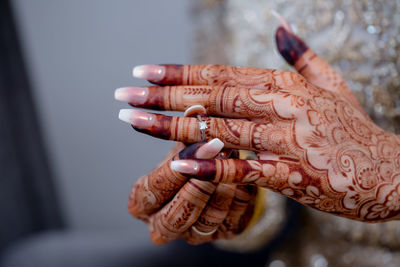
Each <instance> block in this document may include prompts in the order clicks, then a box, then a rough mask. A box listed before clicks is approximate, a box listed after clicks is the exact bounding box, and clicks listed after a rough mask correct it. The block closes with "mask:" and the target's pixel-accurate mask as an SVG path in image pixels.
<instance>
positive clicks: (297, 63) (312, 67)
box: [275, 26, 362, 110]
mask: <svg viewBox="0 0 400 267" xmlns="http://www.w3.org/2000/svg"><path fill="white" fill-rule="evenodd" d="M275 38H276V43H277V47H278V51H279V52H280V54H281V55H282V56H283V58H284V59H285V60H286V61H287V62H288V63H289V64H291V65H293V66H294V68H295V69H296V70H297V71H298V72H299V73H300V74H301V75H303V76H304V77H305V78H306V79H307V80H308V81H309V82H310V83H312V84H314V85H316V86H318V87H320V88H323V89H325V90H329V91H333V92H335V93H338V94H340V95H342V96H344V97H346V98H347V99H348V100H349V101H351V102H352V103H353V104H354V105H356V107H358V108H361V106H360V104H359V103H358V100H357V98H356V97H355V96H354V94H353V92H352V91H351V90H350V88H349V86H348V85H347V82H346V80H345V79H344V78H343V77H342V76H341V75H340V74H339V73H338V72H337V71H336V70H335V69H334V68H332V67H331V66H330V65H329V64H328V63H327V62H326V61H325V60H324V59H322V58H321V57H319V56H318V55H317V54H316V53H315V52H314V51H313V50H311V49H310V48H309V47H308V46H307V45H306V44H305V42H304V41H303V40H301V39H300V38H299V37H298V36H296V35H295V34H294V33H293V32H292V31H291V30H290V29H288V28H287V26H286V27H284V26H280V27H279V28H278V29H277V31H276V35H275ZM361 110H362V109H361Z"/></svg>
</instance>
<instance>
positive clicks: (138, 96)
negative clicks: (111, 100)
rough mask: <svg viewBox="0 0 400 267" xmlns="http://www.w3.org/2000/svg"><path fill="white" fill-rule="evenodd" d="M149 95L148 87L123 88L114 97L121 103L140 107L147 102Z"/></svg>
mask: <svg viewBox="0 0 400 267" xmlns="http://www.w3.org/2000/svg"><path fill="white" fill-rule="evenodd" d="M148 94H149V90H148V89H147V87H121V88H118V89H116V90H115V93H114V97H115V99H116V100H119V101H124V102H129V103H131V104H133V105H135V104H136V105H139V104H143V103H144V102H146V100H147V96H148Z"/></svg>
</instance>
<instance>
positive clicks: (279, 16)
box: [271, 9, 293, 33]
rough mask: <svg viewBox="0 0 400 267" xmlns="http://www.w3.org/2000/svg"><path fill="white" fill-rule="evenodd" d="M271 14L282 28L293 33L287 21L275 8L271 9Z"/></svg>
mask: <svg viewBox="0 0 400 267" xmlns="http://www.w3.org/2000/svg"><path fill="white" fill-rule="evenodd" d="M271 14H272V15H273V16H274V17H275V18H277V19H278V20H279V22H280V23H281V24H282V26H283V28H285V29H286V30H287V31H288V32H290V33H293V29H292V27H291V26H290V24H289V22H288V21H287V20H286V19H285V18H284V17H282V15H281V14H279V13H278V12H277V11H276V10H273V9H272V10H271Z"/></svg>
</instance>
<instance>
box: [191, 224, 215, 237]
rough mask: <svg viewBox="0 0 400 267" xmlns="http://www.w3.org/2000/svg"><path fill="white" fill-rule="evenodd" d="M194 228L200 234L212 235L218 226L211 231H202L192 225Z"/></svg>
mask: <svg viewBox="0 0 400 267" xmlns="http://www.w3.org/2000/svg"><path fill="white" fill-rule="evenodd" d="M192 229H193V231H194V232H195V233H197V234H199V235H212V234H213V233H215V232H216V231H217V228H216V229H214V230H212V231H210V232H203V231H200V230H199V229H197V228H196V226H194V225H192Z"/></svg>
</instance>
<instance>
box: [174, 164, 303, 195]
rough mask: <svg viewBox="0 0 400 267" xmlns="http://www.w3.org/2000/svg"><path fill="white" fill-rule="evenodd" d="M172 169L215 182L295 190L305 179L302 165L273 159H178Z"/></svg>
mask: <svg viewBox="0 0 400 267" xmlns="http://www.w3.org/2000/svg"><path fill="white" fill-rule="evenodd" d="M171 169H173V170H175V171H177V172H181V173H183V174H187V175H190V176H191V177H193V178H196V179H200V180H205V181H210V182H213V183H227V184H251V185H258V186H261V187H266V188H270V189H285V188H286V187H293V186H295V185H296V184H298V183H300V182H301V181H302V178H303V176H304V177H305V175H304V171H303V170H302V168H301V166H300V164H299V163H296V162H289V161H286V162H284V161H273V160H241V159H225V160H219V159H210V160H175V161H173V162H172V163H171Z"/></svg>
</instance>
